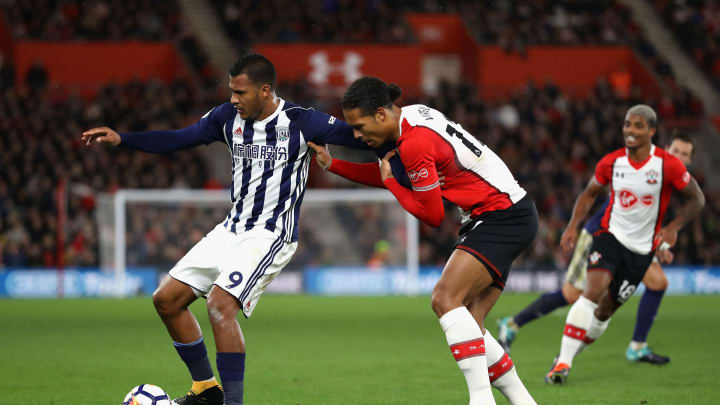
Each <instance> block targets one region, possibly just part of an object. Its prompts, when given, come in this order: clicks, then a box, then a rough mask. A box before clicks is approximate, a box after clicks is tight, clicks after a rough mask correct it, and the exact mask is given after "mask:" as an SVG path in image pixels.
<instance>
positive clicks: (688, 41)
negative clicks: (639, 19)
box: [652, 0, 720, 88]
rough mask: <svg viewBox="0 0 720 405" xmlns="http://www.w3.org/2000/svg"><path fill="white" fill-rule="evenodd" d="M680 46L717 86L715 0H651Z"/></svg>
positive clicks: (719, 11)
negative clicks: (707, 0) (713, 0)
mask: <svg viewBox="0 0 720 405" xmlns="http://www.w3.org/2000/svg"><path fill="white" fill-rule="evenodd" d="M652 3H654V5H655V8H656V9H657V11H658V13H659V14H660V15H661V16H662V19H663V21H664V22H665V24H666V26H667V27H669V28H670V29H672V31H673V36H674V37H675V38H676V39H677V41H678V42H679V43H681V44H682V45H683V46H682V48H683V50H684V51H685V52H687V54H688V56H689V57H690V58H691V59H692V60H694V61H695V63H696V64H697V65H698V66H699V67H700V68H701V69H702V70H703V71H704V72H705V73H706V74H707V75H708V77H709V78H710V79H711V80H712V82H713V84H714V85H715V86H716V87H717V88H720V48H719V47H718V40H720V6H719V5H718V4H717V3H716V2H704V1H682V2H681V1H672V0H654V1H652Z"/></svg>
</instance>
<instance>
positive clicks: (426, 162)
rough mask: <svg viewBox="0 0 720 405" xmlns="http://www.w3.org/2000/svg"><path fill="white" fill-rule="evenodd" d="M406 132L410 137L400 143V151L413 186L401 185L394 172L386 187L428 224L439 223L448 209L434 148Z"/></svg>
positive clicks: (386, 181) (434, 224) (413, 213)
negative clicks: (444, 203) (445, 206)
mask: <svg viewBox="0 0 720 405" xmlns="http://www.w3.org/2000/svg"><path fill="white" fill-rule="evenodd" d="M413 131H415V130H413ZM407 135H408V137H407V138H406V139H404V140H403V141H402V142H400V143H399V145H398V152H399V154H400V158H401V160H402V163H403V165H404V166H405V169H406V170H407V173H408V178H409V179H410V184H411V186H412V190H408V189H407V188H404V187H402V186H401V185H400V184H399V183H398V182H397V180H395V178H394V176H393V177H392V178H389V179H387V180H385V187H386V188H387V189H388V190H390V192H392V193H393V195H395V198H397V200H398V202H399V203H400V205H402V206H403V208H405V210H407V211H408V212H409V213H411V214H412V215H414V216H415V217H416V218H418V219H419V220H420V221H422V222H424V223H426V224H428V225H431V226H438V225H440V223H441V222H442V219H443V217H444V216H445V209H444V207H443V203H442V192H441V191H440V182H439V180H438V175H437V170H436V169H435V159H434V157H433V155H432V150H433V149H432V147H431V146H430V145H428V144H427V143H423V142H422V139H421V138H418V137H417V134H416V133H414V134H412V135H411V134H407Z"/></svg>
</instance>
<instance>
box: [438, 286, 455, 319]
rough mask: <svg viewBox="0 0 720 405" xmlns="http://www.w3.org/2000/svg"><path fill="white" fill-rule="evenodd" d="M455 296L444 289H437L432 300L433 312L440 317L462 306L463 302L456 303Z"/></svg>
mask: <svg viewBox="0 0 720 405" xmlns="http://www.w3.org/2000/svg"><path fill="white" fill-rule="evenodd" d="M456 301H457V300H455V299H454V298H453V295H452V294H450V293H449V292H448V291H447V290H445V289H443V288H437V287H436V288H435V289H434V290H433V292H432V296H431V298H430V305H431V306H432V309H433V311H435V314H436V315H437V316H438V318H439V317H441V316H443V315H445V314H446V313H448V312H450V311H451V310H453V309H455V308H457V307H459V306H461V305H462V302H456Z"/></svg>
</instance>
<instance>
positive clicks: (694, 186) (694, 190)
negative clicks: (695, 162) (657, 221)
mask: <svg viewBox="0 0 720 405" xmlns="http://www.w3.org/2000/svg"><path fill="white" fill-rule="evenodd" d="M679 191H680V194H682V195H683V197H685V199H686V201H685V204H683V206H682V207H680V210H679V212H678V215H677V216H676V217H675V219H673V220H672V222H670V223H669V224H667V226H665V227H664V228H663V229H661V230H660V234H659V235H658V236H659V238H660V241H659V242H661V243H662V242H665V243H667V244H669V245H670V246H671V247H672V246H675V242H677V233H678V231H679V230H680V229H681V228H682V227H683V226H685V224H687V223H688V222H690V221H692V220H693V219H694V218H695V217H697V216H698V215H699V214H700V211H702V209H703V207H704V206H705V196H704V195H703V192H702V190H701V189H700V186H699V185H698V183H697V181H695V178H693V177H691V178H690V182H689V183H688V185H687V186H686V187H684V188H683V189H681V190H679Z"/></svg>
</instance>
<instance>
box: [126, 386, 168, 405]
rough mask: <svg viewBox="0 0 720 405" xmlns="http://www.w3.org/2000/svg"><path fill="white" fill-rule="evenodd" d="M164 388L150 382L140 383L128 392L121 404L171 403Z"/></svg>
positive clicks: (158, 404) (154, 404)
mask: <svg viewBox="0 0 720 405" xmlns="http://www.w3.org/2000/svg"><path fill="white" fill-rule="evenodd" d="M172 404H173V402H172V401H171V400H170V396H169V395H168V394H167V392H165V390H164V389H162V388H160V387H158V386H157V385H152V384H141V385H138V386H137V387H133V389H131V390H130V392H128V394H127V395H126V396H125V399H124V400H123V405H172Z"/></svg>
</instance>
